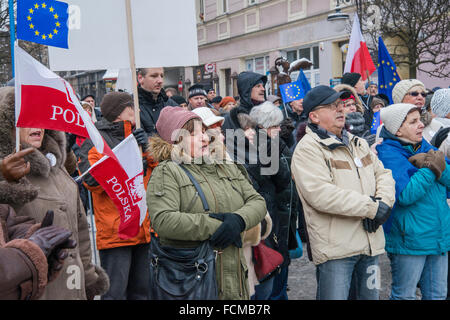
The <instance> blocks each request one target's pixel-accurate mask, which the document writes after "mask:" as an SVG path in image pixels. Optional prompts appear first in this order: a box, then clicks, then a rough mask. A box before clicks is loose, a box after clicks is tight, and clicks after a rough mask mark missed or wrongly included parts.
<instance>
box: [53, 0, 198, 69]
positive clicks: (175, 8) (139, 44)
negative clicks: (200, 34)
mask: <svg viewBox="0 0 450 320" xmlns="http://www.w3.org/2000/svg"><path fill="white" fill-rule="evenodd" d="M65 1H66V2H67V3H68V4H69V22H68V23H69V49H61V48H56V47H49V48H48V49H49V62H50V69H51V70H53V71H65V70H96V69H123V68H130V62H129V51H128V31H127V23H126V7H125V0H95V1H93V0H65ZM131 12H132V20H133V38H134V49H135V59H136V68H147V67H175V66H194V65H197V64H198V47H197V27H196V19H195V14H196V13H195V12H196V11H195V1H194V0H164V1H162V0H132V1H131Z"/></svg>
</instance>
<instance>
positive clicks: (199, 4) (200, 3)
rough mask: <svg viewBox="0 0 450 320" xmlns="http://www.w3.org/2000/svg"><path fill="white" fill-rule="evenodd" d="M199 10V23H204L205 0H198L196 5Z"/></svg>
mask: <svg viewBox="0 0 450 320" xmlns="http://www.w3.org/2000/svg"><path fill="white" fill-rule="evenodd" d="M195 8H196V10H197V23H202V22H204V21H205V0H197V1H196V6H195Z"/></svg>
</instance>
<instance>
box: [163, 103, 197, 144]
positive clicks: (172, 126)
mask: <svg viewBox="0 0 450 320" xmlns="http://www.w3.org/2000/svg"><path fill="white" fill-rule="evenodd" d="M191 119H199V120H200V121H202V119H201V118H200V117H199V116H198V115H196V114H195V113H194V112H191V111H187V110H185V109H184V108H181V107H170V106H168V107H164V108H163V109H162V110H161V113H160V114H159V118H158V121H156V130H157V131H158V134H159V136H160V137H161V138H162V139H163V140H165V141H166V142H168V143H170V144H173V143H174V141H172V134H173V132H174V131H175V130H179V129H181V128H182V127H183V126H184V125H185V124H186V122H188V121H189V120H191Z"/></svg>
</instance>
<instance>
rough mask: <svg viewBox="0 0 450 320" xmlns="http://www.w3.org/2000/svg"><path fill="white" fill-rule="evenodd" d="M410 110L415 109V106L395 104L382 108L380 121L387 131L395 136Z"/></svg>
mask: <svg viewBox="0 0 450 320" xmlns="http://www.w3.org/2000/svg"><path fill="white" fill-rule="evenodd" d="M411 109H417V106H416V105H413V104H411V103H397V104H391V105H390V106H388V107H386V108H382V109H381V121H382V122H383V125H384V127H385V128H386V129H387V131H389V132H390V133H392V134H393V135H395V134H396V133H397V131H398V129H400V127H401V126H402V124H403V121H405V118H406V116H407V115H408V112H409V111H410V110H411Z"/></svg>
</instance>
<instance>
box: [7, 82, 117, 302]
mask: <svg viewBox="0 0 450 320" xmlns="http://www.w3.org/2000/svg"><path fill="white" fill-rule="evenodd" d="M0 119H1V121H2V127H1V130H0V131H2V133H1V137H2V138H3V140H2V144H1V152H0V157H1V158H4V157H5V156H6V155H7V154H10V153H12V152H13V151H14V142H13V137H12V134H13V133H12V132H13V128H14V123H13V121H14V88H2V89H0ZM8 134H9V136H8ZM21 147H22V148H25V147H28V145H26V144H22V146H21ZM49 153H51V154H53V155H54V157H55V159H56V161H55V163H54V165H53V166H52V164H51V163H50V161H49V160H48V159H47V157H46V155H47V154H49ZM25 160H26V161H29V162H30V164H31V171H30V173H29V174H28V175H27V176H26V178H22V179H24V180H25V179H26V181H27V182H26V183H25V188H24V189H21V184H18V185H17V186H15V188H16V189H18V190H19V192H18V193H17V194H11V191H9V194H10V196H11V197H12V199H11V202H10V204H11V206H12V207H13V208H14V209H15V211H16V213H17V215H18V216H27V217H31V218H33V219H34V220H35V221H42V219H43V218H44V216H45V214H46V212H47V210H53V211H54V222H53V224H54V225H56V226H60V227H63V228H66V229H68V230H70V231H72V239H74V240H76V241H77V243H78V245H77V247H76V248H74V249H70V250H68V253H69V256H68V257H67V258H66V259H65V261H64V265H63V268H62V270H61V274H60V276H59V277H58V278H56V279H55V280H54V281H53V282H52V283H50V284H49V285H48V286H47V287H46V288H45V291H44V293H43V295H42V297H41V299H46V300H54V299H56V300H59V299H64V300H73V299H82V300H83V299H86V298H87V297H90V298H93V296H94V295H97V294H103V293H104V292H106V291H107V290H108V287H109V282H108V278H107V276H106V273H105V272H104V270H103V269H102V268H101V267H99V266H94V265H93V264H92V262H91V258H92V251H91V242H90V238H89V229H88V223H87V219H86V213H85V212H84V208H83V204H82V203H81V200H80V197H79V196H78V186H77V184H76V183H75V181H74V180H73V179H72V178H71V177H70V175H69V174H68V173H67V171H66V169H65V167H64V163H65V160H66V137H65V135H64V132H61V131H53V130H45V134H44V139H43V141H42V146H41V147H40V148H39V149H38V150H36V151H35V152H33V153H31V154H29V155H28V156H26V157H25ZM30 189H34V190H36V191H37V197H36V198H35V199H34V200H32V201H30V202H26V203H24V202H23V200H22V199H17V198H18V197H20V195H21V194H23V193H25V194H29V192H28V190H30ZM105 276H106V278H105ZM68 284H69V285H68Z"/></svg>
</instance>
